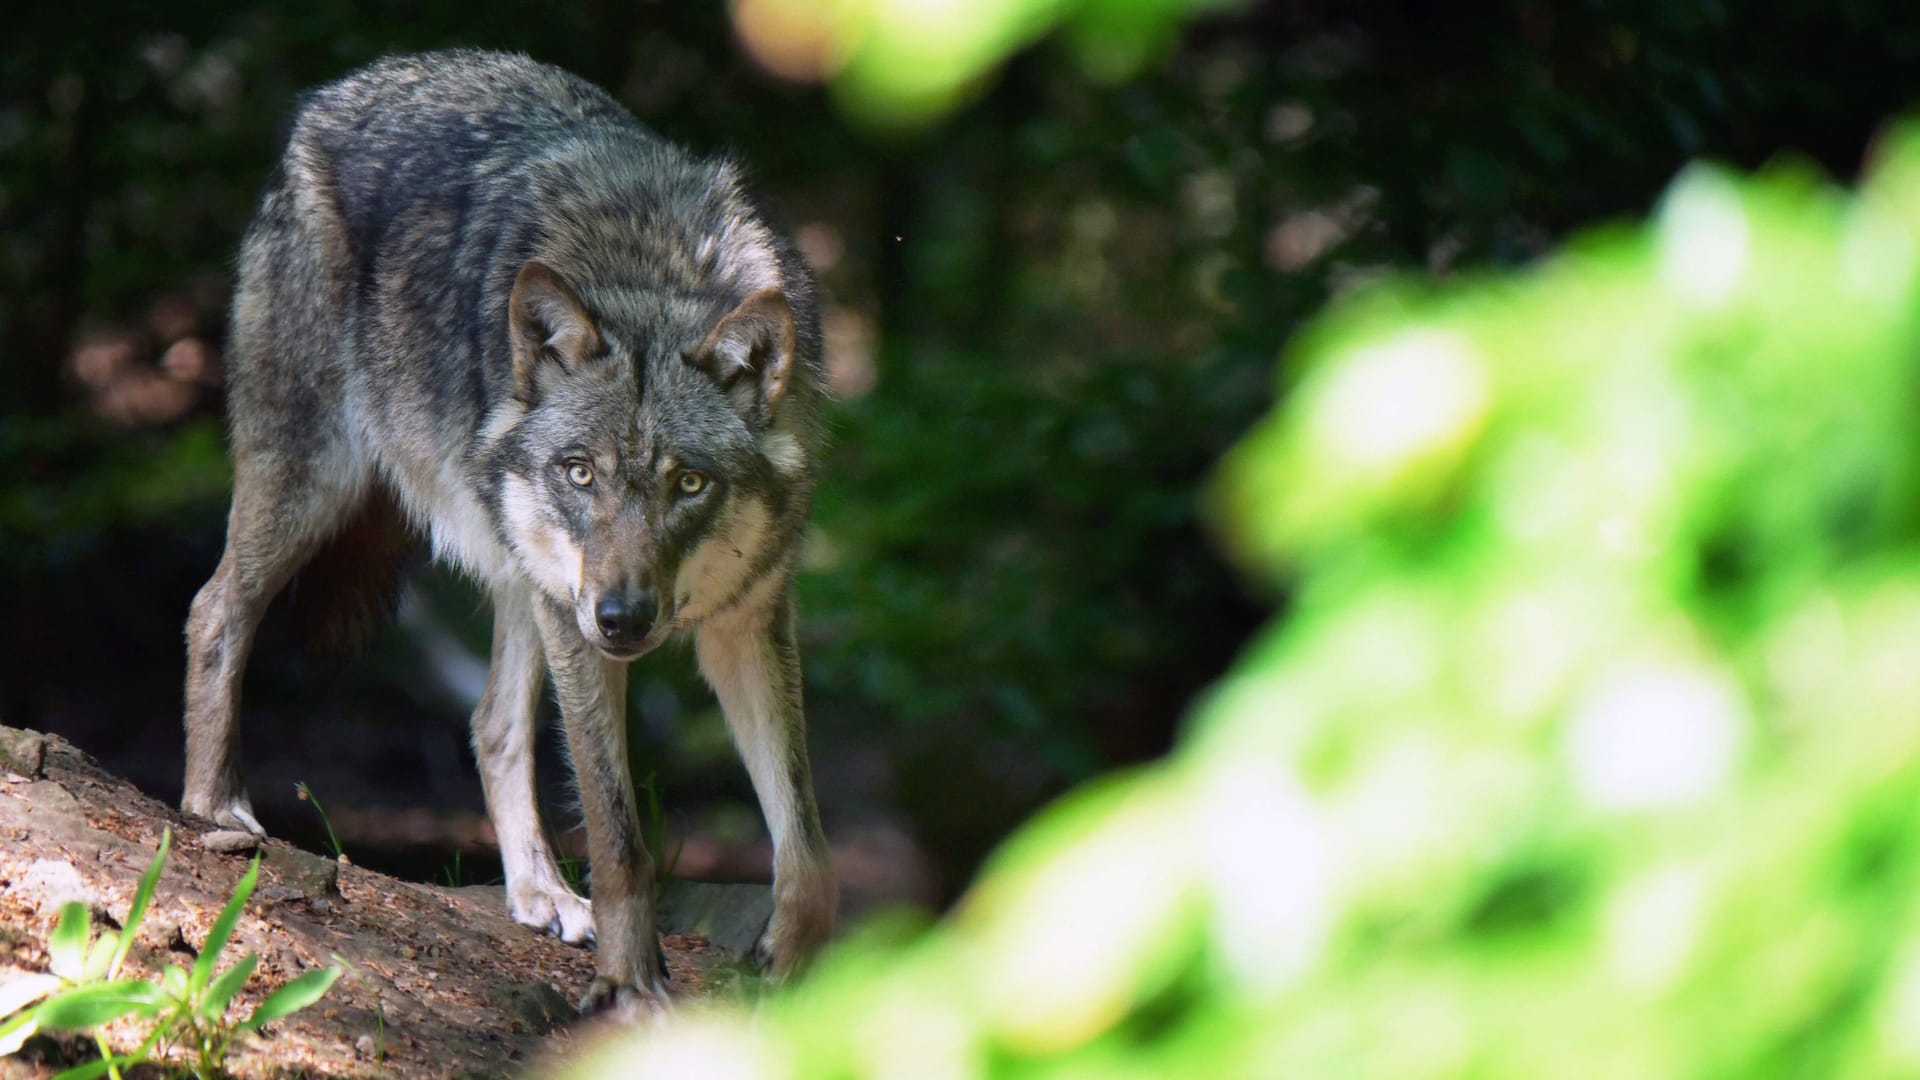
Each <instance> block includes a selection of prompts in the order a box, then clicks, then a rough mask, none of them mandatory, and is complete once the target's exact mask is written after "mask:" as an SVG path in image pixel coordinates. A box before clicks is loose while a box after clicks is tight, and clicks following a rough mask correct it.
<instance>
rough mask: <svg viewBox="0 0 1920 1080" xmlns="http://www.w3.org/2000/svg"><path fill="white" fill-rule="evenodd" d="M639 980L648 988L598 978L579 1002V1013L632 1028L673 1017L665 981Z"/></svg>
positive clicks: (658, 978)
mask: <svg viewBox="0 0 1920 1080" xmlns="http://www.w3.org/2000/svg"><path fill="white" fill-rule="evenodd" d="M642 981H644V982H645V983H646V984H647V985H645V986H634V985H632V984H629V983H622V982H618V981H616V980H614V979H612V978H609V977H607V976H605V975H601V976H599V977H598V978H596V979H594V980H593V982H592V983H591V984H589V985H588V986H587V992H586V995H585V996H584V997H582V998H581V999H580V1014H581V1015H582V1016H598V1017H604V1018H606V1019H608V1020H612V1021H613V1022H615V1023H619V1024H633V1025H639V1024H654V1023H658V1022H660V1021H661V1020H664V1019H666V1018H667V1017H668V1016H670V1015H672V1013H673V999H672V997H670V996H669V995H668V994H667V986H666V980H665V979H664V978H661V977H659V976H653V977H648V978H645V979H643V980H642Z"/></svg>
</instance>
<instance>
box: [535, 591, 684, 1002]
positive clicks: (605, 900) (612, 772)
mask: <svg viewBox="0 0 1920 1080" xmlns="http://www.w3.org/2000/svg"><path fill="white" fill-rule="evenodd" d="M533 606H534V609H535V611H536V614H537V621H538V624H539V627H540V637H541V641H542V643H543V644H544V645H545V646H546V652H547V666H548V668H549V670H551V671H552V672H553V684H554V690H555V694H556V696H557V697H558V698H559V699H560V716H561V719H562V720H563V721H564V723H565V725H566V729H567V749H568V751H569V752H570V753H571V755H572V757H573V770H574V774H575V776H576V777H577V778H578V779H579V782H580V802H581V808H582V809H583V810H584V811H585V814H586V819H587V856H588V858H589V859H590V860H591V863H592V867H593V890H592V891H593V925H594V939H595V954H594V959H595V967H596V968H597V970H598V974H597V977H596V978H595V979H594V980H593V985H592V986H590V987H588V988H587V994H586V997H585V998H584V999H583V1000H582V1001H581V1003H580V1007H581V1010H582V1011H584V1012H600V1011H612V1012H614V1013H615V1014H616V1015H617V1016H618V1017H619V1018H621V1019H633V1020H637V1019H640V1018H641V1017H642V1016H645V1015H646V1014H648V1013H652V1012H657V1011H659V1010H662V1009H665V1008H666V1007H667V984H666V965H665V963H664V962H663V960H662V957H661V954H660V938H659V935H658V933H657V932H656V931H655V928H654V912H653V858H652V856H650V855H648V854H647V849H646V845H645V844H644V843H642V842H641V838H640V814H639V811H638V809H637V807H636V804H635V802H634V797H633V777H632V776H631V775H630V774H629V772H628V770H627V723H626V720H627V716H626V713H627V710H626V703H627V664H626V663H625V662H622V661H613V660H608V659H607V658H606V657H604V656H602V655H600V653H598V652H597V651H595V650H594V649H593V648H592V647H591V646H589V645H588V644H587V643H586V641H585V640H584V639H582V638H581V636H580V631H579V630H578V629H577V628H576V627H575V625H574V622H573V617H572V615H571V614H570V613H568V612H564V611H561V610H558V609H557V608H556V606H555V605H554V604H553V603H551V602H550V601H546V600H539V601H536V602H535V603H534V605H533Z"/></svg>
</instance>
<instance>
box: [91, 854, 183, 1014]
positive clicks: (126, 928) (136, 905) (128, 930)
mask: <svg viewBox="0 0 1920 1080" xmlns="http://www.w3.org/2000/svg"><path fill="white" fill-rule="evenodd" d="M172 848H173V830H172V829H166V830H163V831H162V832H161V833H160V850H158V851H156V852H154V855H153V861H152V862H150V863H148V864H147V872H146V873H144V874H141V875H140V885H139V887H138V888H136V889H134V890H133V904H132V905H131V906H130V907H128V908H127V918H126V921H124V922H122V923H121V924H120V945H119V947H118V948H116V949H114V950H113V963H111V964H109V965H107V978H109V979H113V978H118V977H119V975H120V965H121V964H122V963H123V962H125V960H126V959H127V950H128V949H131V948H133V935H134V932H135V931H136V930H139V929H140V920H141V919H143V918H145V917H146V914H147V907H148V905H150V904H152V903H153V890H154V889H156V888H158V887H159V885H160V867H161V866H162V865H164V864H165V863H166V861H167V852H168V851H170V850H172Z"/></svg>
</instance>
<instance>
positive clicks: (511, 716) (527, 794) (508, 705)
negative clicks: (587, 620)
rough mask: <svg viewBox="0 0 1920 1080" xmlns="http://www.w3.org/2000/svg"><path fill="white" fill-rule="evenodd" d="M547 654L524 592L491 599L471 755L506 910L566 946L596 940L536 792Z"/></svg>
mask: <svg viewBox="0 0 1920 1080" xmlns="http://www.w3.org/2000/svg"><path fill="white" fill-rule="evenodd" d="M545 676H546V656H545V654H544V653H543V652H542V651H541V648H540V633H539V628H538V627H536V626H535V625H534V622H533V602H532V599H531V598H530V597H529V596H528V595H527V594H526V593H525V592H524V591H522V590H518V589H496V590H495V591H494V595H493V663H492V664H491V665H490V666H489V668H488V669H487V689H486V691H485V693H483V694H481V696H480V705H479V707H478V708H476V709H475V710H474V711H473V753H474V757H475V758H477V759H478V760H479V763H480V785H481V788H482V789H483V790H484V791H485V792H486V796H487V814H488V816H489V817H491V818H492V819H493V831H494V835H495V837H496V838H497V839H498V840H499V843H500V862H501V865H502V867H503V868H504V869H505V871H506V876H507V912H508V913H509V914H511V915H512V916H513V919H514V921H515V922H517V923H520V924H522V925H524V926H531V927H533V928H535V929H537V930H544V931H546V932H547V933H549V934H552V935H554V936H555V937H558V938H560V939H561V940H562V941H568V942H572V943H574V944H580V943H583V942H588V941H592V940H593V909H592V907H591V906H590V905H589V904H588V903H587V901H586V900H585V899H583V898H582V897H580V896H579V895H578V894H577V893H575V892H574V891H573V890H572V889H571V888H569V887H568V886H567V883H566V880H565V879H564V878H562V877H561V875H560V869H559V867H558V866H556V865H555V864H554V861H553V850H552V849H551V848H550V847H549V846H548V845H547V836H546V832H545V830H543V829H542V828H541V827H540V807H539V801H538V799H537V797H536V795H535V791H534V732H535V724H536V719H535V718H536V715H537V710H538V708H539V704H540V684H541V682H542V680H543V679H544V678H545Z"/></svg>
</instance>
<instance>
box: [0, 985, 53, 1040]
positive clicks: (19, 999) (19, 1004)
mask: <svg viewBox="0 0 1920 1080" xmlns="http://www.w3.org/2000/svg"><path fill="white" fill-rule="evenodd" d="M58 989H60V977H59V976H58V975H47V974H44V973H42V972H25V973H22V974H19V975H16V976H14V977H13V978H11V979H8V980H7V981H6V982H0V1016H12V1015H13V1014H14V1013H17V1012H19V1011H20V1010H21V1009H24V1008H26V1007H27V1006H29V1005H31V1004H33V1003H34V1002H36V1001H39V1000H40V999H41V998H43V997H46V996H47V995H48V994H51V993H53V992H54V991H55V990H58ZM6 1054H7V1052H6V1051H5V1050H0V1057H5V1056H6Z"/></svg>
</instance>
